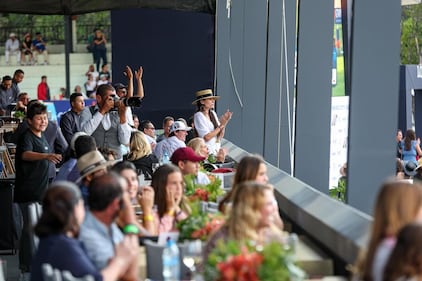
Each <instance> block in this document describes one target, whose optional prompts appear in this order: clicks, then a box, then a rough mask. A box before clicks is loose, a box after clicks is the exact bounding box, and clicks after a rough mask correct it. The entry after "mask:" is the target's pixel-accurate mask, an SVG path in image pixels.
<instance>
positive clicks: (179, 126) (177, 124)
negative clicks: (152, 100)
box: [170, 121, 192, 134]
mask: <svg viewBox="0 0 422 281" xmlns="http://www.w3.org/2000/svg"><path fill="white" fill-rule="evenodd" d="M191 129H192V127H188V126H186V124H185V123H183V121H174V123H173V125H171V127H170V134H171V133H173V132H176V131H190V130H191Z"/></svg>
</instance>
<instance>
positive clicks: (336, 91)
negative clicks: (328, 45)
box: [332, 56, 344, 97]
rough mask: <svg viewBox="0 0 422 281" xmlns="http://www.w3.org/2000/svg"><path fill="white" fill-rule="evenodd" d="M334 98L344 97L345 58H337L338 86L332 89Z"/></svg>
mask: <svg viewBox="0 0 422 281" xmlns="http://www.w3.org/2000/svg"><path fill="white" fill-rule="evenodd" d="M332 96H333V97H340V96H344V57H343V56H338V57H337V84H336V85H335V86H333V88H332Z"/></svg>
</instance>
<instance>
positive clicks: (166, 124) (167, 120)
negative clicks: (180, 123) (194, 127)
mask: <svg viewBox="0 0 422 281" xmlns="http://www.w3.org/2000/svg"><path fill="white" fill-rule="evenodd" d="M173 123H174V118H173V117H171V116H166V117H164V119H163V133H162V134H161V135H159V136H158V137H157V143H159V142H160V141H162V140H165V139H166V138H168V137H169V135H170V128H171V125H173Z"/></svg>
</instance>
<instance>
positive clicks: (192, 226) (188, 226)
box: [176, 200, 224, 241]
mask: <svg viewBox="0 0 422 281" xmlns="http://www.w3.org/2000/svg"><path fill="white" fill-rule="evenodd" d="M189 205H190V207H191V210H192V212H191V214H190V215H189V216H188V217H187V218H186V219H184V220H182V221H180V222H178V223H177V225H176V227H177V229H178V230H179V240H180V241H183V240H194V239H200V240H202V241H205V240H207V239H208V237H209V236H210V234H211V233H213V232H214V231H216V230H217V229H219V228H220V226H221V225H222V224H223V223H224V216H223V215H222V214H220V213H213V214H211V213H207V212H205V211H203V210H201V204H200V202H199V201H198V200H196V201H193V202H190V204H189Z"/></svg>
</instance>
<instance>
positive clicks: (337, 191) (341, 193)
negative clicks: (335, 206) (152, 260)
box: [329, 178, 346, 203]
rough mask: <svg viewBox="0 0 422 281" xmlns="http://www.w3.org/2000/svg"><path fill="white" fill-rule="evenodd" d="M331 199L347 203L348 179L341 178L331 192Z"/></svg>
mask: <svg viewBox="0 0 422 281" xmlns="http://www.w3.org/2000/svg"><path fill="white" fill-rule="evenodd" d="M329 194H330V197H332V198H334V199H337V200H339V201H341V202H343V203H346V178H340V179H339V180H338V185H337V186H333V188H331V189H330V190H329Z"/></svg>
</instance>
